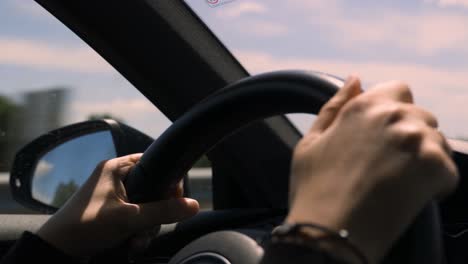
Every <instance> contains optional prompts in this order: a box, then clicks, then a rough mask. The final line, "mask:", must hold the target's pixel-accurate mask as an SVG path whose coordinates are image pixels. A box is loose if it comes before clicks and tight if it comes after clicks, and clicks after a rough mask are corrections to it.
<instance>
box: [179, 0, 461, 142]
mask: <svg viewBox="0 0 468 264" xmlns="http://www.w3.org/2000/svg"><path fill="white" fill-rule="evenodd" d="M185 2H186V3H187V4H189V5H190V7H191V8H192V9H193V10H194V11H195V12H196V13H197V14H198V15H199V16H200V17H201V19H202V20H203V21H204V22H205V23H206V24H207V25H208V27H209V28H210V29H211V30H212V31H214V33H215V34H216V35H217V36H218V37H219V38H220V40H221V41H222V42H223V43H224V44H225V45H226V46H227V48H228V49H229V50H230V51H231V52H232V53H233V55H234V56H235V57H236V58H237V59H238V60H239V61H240V62H241V64H242V65H243V66H244V67H245V68H246V69H247V70H248V71H249V72H250V73H251V74H256V73H261V72H267V71H273V70H281V69H306V70H316V71H321V72H328V73H332V74H335V75H337V76H341V77H346V76H347V75H349V74H352V73H357V74H359V75H360V76H362V80H363V83H364V86H365V87H370V86H371V85H372V84H374V83H376V82H381V81H385V80H392V79H399V80H403V81H406V82H408V83H409V84H410V85H411V88H412V90H413V93H414V97H415V101H416V103H417V104H419V105H421V106H423V107H425V108H428V109H430V110H431V111H432V112H433V113H435V115H436V116H437V118H438V119H439V125H440V128H441V130H442V131H443V132H444V133H445V134H446V135H447V136H449V137H452V138H468V131H467V129H466V127H465V124H466V123H468V114H467V113H468V112H467V111H466V110H464V109H465V108H466V101H467V100H468V86H467V83H468V74H466V73H467V72H468V48H467V43H468V28H467V27H466V24H467V23H468V4H467V1H456V0H454V1H446V0H416V1H405V0H383V1H368V0H356V1H346V0H328V1H317V0H271V1H260V0H216V1H211V0H206V1H198V0H186V1H185ZM293 120H294V122H295V124H296V125H297V126H298V127H299V128H301V129H302V130H303V131H305V130H306V129H308V127H310V123H311V122H312V120H310V117H307V116H304V115H301V116H293Z"/></svg>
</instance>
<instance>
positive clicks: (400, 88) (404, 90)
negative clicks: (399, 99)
mask: <svg viewBox="0 0 468 264" xmlns="http://www.w3.org/2000/svg"><path fill="white" fill-rule="evenodd" d="M394 87H395V90H396V91H397V92H398V94H400V95H401V96H403V97H406V98H410V99H413V93H412V92H411V89H410V86H409V85H408V84H407V83H405V82H402V81H394Z"/></svg>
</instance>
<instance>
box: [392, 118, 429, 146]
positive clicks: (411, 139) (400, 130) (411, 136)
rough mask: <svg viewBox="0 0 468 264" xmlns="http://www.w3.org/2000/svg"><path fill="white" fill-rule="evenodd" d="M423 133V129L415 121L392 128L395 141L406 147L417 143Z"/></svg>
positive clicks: (422, 136) (421, 138)
mask: <svg viewBox="0 0 468 264" xmlns="http://www.w3.org/2000/svg"><path fill="white" fill-rule="evenodd" d="M425 134H426V132H425V129H424V128H423V127H422V126H420V125H419V124H415V123H402V124H400V125H398V126H396V128H395V129H394V130H393V136H394V139H395V141H396V142H397V143H398V144H400V145H401V146H404V147H408V148H410V147H412V146H414V145H415V144H419V143H420V142H421V141H422V140H423V138H424V136H425Z"/></svg>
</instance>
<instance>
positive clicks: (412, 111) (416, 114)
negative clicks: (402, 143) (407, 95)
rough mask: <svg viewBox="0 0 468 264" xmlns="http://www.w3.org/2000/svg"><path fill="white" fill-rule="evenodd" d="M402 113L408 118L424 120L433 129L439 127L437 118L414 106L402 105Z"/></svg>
mask: <svg viewBox="0 0 468 264" xmlns="http://www.w3.org/2000/svg"><path fill="white" fill-rule="evenodd" d="M401 108H402V112H404V113H406V115H407V117H408V118H411V119H419V120H422V121H423V122H424V123H425V124H427V125H428V126H429V127H431V128H437V127H438V126H439V124H438V121H437V118H436V117H435V116H434V115H433V114H432V113H430V112H428V111H426V110H424V109H423V108H421V107H418V106H415V105H413V104H401Z"/></svg>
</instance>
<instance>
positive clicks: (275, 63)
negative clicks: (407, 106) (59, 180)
mask: <svg viewBox="0 0 468 264" xmlns="http://www.w3.org/2000/svg"><path fill="white" fill-rule="evenodd" d="M234 55H235V56H236V57H237V58H238V59H239V60H240V61H242V63H243V65H244V66H245V67H246V69H247V70H248V71H249V72H251V73H253V74H256V73H261V72H268V71H274V70H284V69H300V70H316V71H321V72H328V73H332V74H335V75H337V76H342V77H346V76H348V75H349V74H351V73H357V74H358V75H359V76H362V78H363V81H364V82H365V83H370V84H372V83H377V82H382V81H386V80H392V79H396V80H403V81H405V82H407V83H409V84H410V86H411V88H412V90H413V92H414V95H415V100H416V103H418V104H419V105H421V106H423V107H426V108H428V109H430V110H431V111H433V112H434V113H435V114H436V116H437V117H438V118H439V121H440V122H439V123H440V124H441V128H442V129H443V130H444V132H446V133H447V135H449V136H460V135H462V134H465V135H466V134H468V131H466V127H465V124H467V123H468V115H461V114H460V109H465V108H466V101H467V100H468V89H466V86H467V84H468V74H467V73H468V68H463V67H461V68H457V69H446V68H437V67H433V66H427V65H421V64H415V63H414V64H412V63H385V62H351V61H343V60H325V59H310V58H294V57H275V56H273V55H271V54H268V53H262V52H255V51H239V50H237V51H234ZM306 125H310V122H307V124H306ZM300 126H304V124H300ZM465 131H466V132H465Z"/></svg>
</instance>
